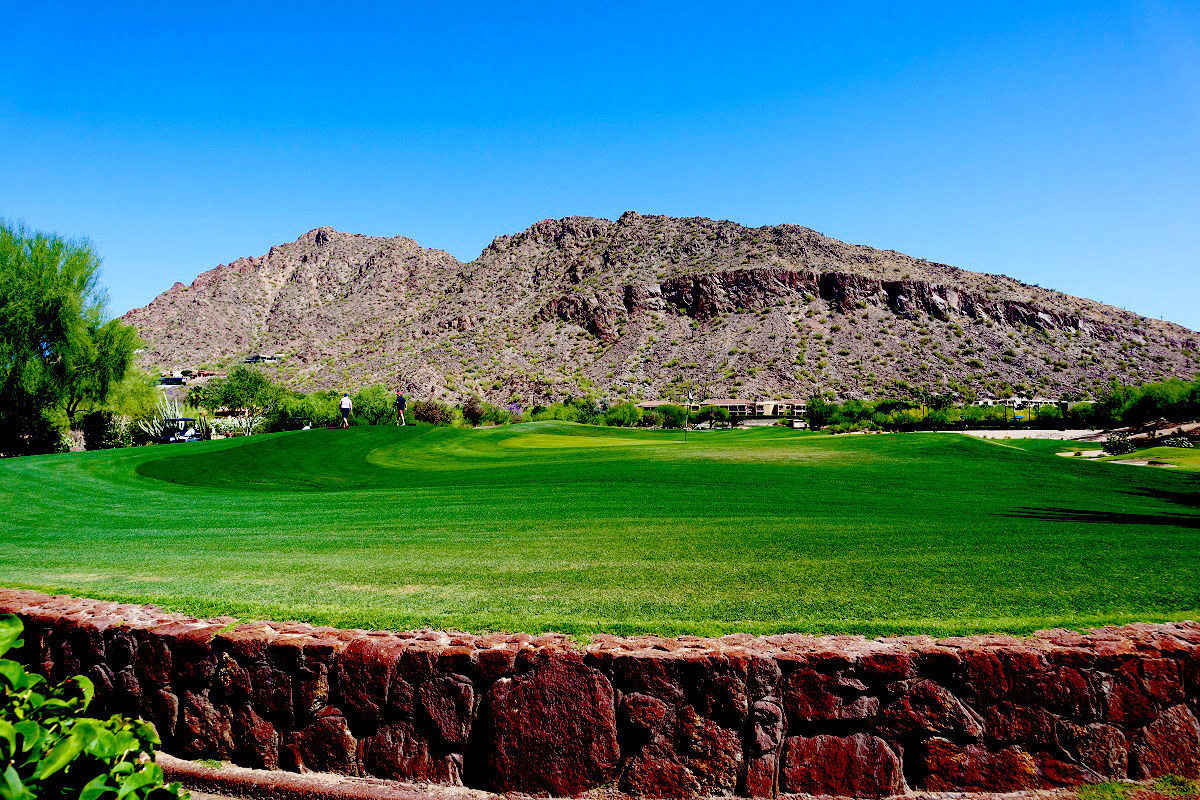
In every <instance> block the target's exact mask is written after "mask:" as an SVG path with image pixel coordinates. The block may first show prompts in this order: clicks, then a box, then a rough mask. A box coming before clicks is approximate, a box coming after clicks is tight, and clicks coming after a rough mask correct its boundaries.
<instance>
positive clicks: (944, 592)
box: [0, 422, 1200, 635]
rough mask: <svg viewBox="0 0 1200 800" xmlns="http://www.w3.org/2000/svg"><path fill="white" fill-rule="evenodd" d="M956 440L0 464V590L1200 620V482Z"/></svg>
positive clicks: (483, 439) (714, 619)
mask: <svg viewBox="0 0 1200 800" xmlns="http://www.w3.org/2000/svg"><path fill="white" fill-rule="evenodd" d="M1020 445H1021V443H1020V442H1002V441H993V440H987V441H984V440H979V439H973V438H970V437H967V436H961V435H956V434H889V435H875V436H854V435H849V436H828V435H821V434H810V433H803V432H798V431H791V430H787V429H782V428H766V429H758V430H751V431H736V430H735V431H711V432H707V431H706V432H694V433H691V434H689V437H688V441H687V442H686V443H684V442H683V441H681V434H680V433H679V432H661V431H627V430H621V429H614V428H593V427H585V426H579V425H573V424H568V423H556V422H546V423H533V424H527V425H516V426H509V427H502V428H491V429H480V430H459V429H452V428H431V427H424V426H409V427H404V428H398V427H394V426H392V427H383V426H381V427H356V428H351V429H350V430H346V431H343V430H333V429H330V430H313V431H298V432H294V433H284V434H274V435H266V436H255V437H252V438H238V439H230V440H224V441H217V442H208V443H197V444H179V445H170V446H155V447H142V448H135V449H129V450H114V451H105V452H93V453H78V454H66V455H56V456H41V457H34V458H22V459H10V460H7V461H4V462H0V502H3V504H4V507H5V508H6V509H8V511H7V513H6V515H5V516H6V517H7V524H6V525H5V526H4V527H3V529H0V537H3V548H2V549H0V585H4V586H9V587H20V588H33V589H40V590H43V591H51V592H65V593H71V594H77V595H85V596H90V597H99V598H106V599H116V600H126V601H135V602H153V603H157V604H159V605H161V606H163V607H165V608H167V609H171V610H178V611H184V612H187V613H191V614H196V615H215V614H231V615H233V616H237V617H240V618H243V619H261V618H271V619H281V620H283V619H303V620H308V621H313V622H318V623H328V624H336V625H340V626H344V627H366V628H399V629H406V628H413V627H421V626H425V625H430V626H434V627H439V628H455V629H466V630H472V631H479V630H505V631H528V632H540V631H545V630H557V631H564V632H568V633H574V634H580V635H584V634H589V633H595V632H601V631H607V632H615V633H635V632H653V633H661V634H672V635H673V634H688V633H691V634H702V635H713V634H722V633H730V632H737V631H746V632H751V633H771V632H780V631H814V632H815V631H824V632H854V633H867V634H894V633H910V632H928V633H935V634H948V633H967V632H976V631H1012V632H1023V631H1030V630H1034V629H1036V628H1040V627H1048V626H1056V625H1061V626H1069V627H1082V626H1091V625H1096V624H1103V623H1122V622H1129V621H1135V620H1146V621H1163V620H1176V619H1185V618H1197V617H1200V474H1197V473H1196V472H1189V471H1183V470H1170V469H1152V468H1146V467H1135V466H1128V465H1122V464H1104V463H1084V462H1082V461H1081V460H1077V459H1069V458H1060V457H1057V456H1055V455H1054V449H1050V448H1046V447H1043V446H1037V447H1034V448H1033V449H1032V450H1026V449H1023V448H1022V447H1021V446H1020Z"/></svg>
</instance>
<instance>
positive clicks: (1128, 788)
mask: <svg viewBox="0 0 1200 800" xmlns="http://www.w3.org/2000/svg"><path fill="white" fill-rule="evenodd" d="M1076 796H1078V798H1079V800H1140V798H1141V797H1143V796H1148V800H1158V798H1162V797H1176V798H1191V797H1200V783H1197V782H1196V781H1194V780H1192V779H1191V778H1184V777H1181V776H1179V775H1164V776H1162V777H1161V778H1155V779H1154V780H1153V781H1151V782H1150V783H1149V784H1137V783H1129V782H1125V781H1108V782H1106V783H1096V784H1091V785H1090V786H1080V787H1079V788H1078V789H1076Z"/></svg>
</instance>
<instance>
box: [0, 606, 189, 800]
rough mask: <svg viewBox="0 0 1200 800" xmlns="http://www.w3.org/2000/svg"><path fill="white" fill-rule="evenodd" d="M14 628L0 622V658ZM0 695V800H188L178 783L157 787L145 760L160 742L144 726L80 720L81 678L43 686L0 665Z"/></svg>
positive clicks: (84, 695)
mask: <svg viewBox="0 0 1200 800" xmlns="http://www.w3.org/2000/svg"><path fill="white" fill-rule="evenodd" d="M22 627H23V626H22V623H21V620H20V619H19V618H18V617H16V616H15V615H13V614H4V615H0V655H3V654H5V653H7V652H8V650H10V649H11V648H13V647H19V646H20V644H21V642H20V640H19V637H20V635H21V630H22ZM0 692H2V694H0V797H2V798H3V799H4V800H35V798H63V800H66V799H67V798H71V800H75V798H79V800H110V799H111V800H124V798H131V800H166V798H186V797H188V792H186V791H184V790H183V789H182V788H181V787H180V785H179V784H178V783H172V784H170V785H164V779H163V772H162V768H161V767H159V766H158V765H157V764H155V763H154V761H153V757H154V747H155V745H158V744H160V742H159V739H158V734H157V733H156V732H155V731H154V727H153V726H152V725H150V724H149V723H145V722H139V721H136V720H131V719H127V718H125V717H122V716H120V715H115V716H113V717H110V718H109V719H107V720H99V719H91V718H88V717H84V716H82V714H83V713H84V711H85V710H86V709H87V706H88V704H89V703H90V702H91V699H92V695H93V692H94V689H93V687H92V682H91V681H90V680H88V679H87V678H85V677H83V676H76V677H74V678H72V679H70V680H68V681H66V682H65V683H63V684H61V685H59V686H49V685H48V684H47V683H46V681H45V679H43V678H42V677H41V676H40V675H34V674H32V673H29V672H26V671H25V669H24V668H23V667H22V666H21V665H20V664H19V663H18V662H16V661H11V660H9V659H0ZM143 756H145V757H148V758H149V759H150V760H143Z"/></svg>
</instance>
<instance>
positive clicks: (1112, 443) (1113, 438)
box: [1104, 433, 1136, 456]
mask: <svg viewBox="0 0 1200 800" xmlns="http://www.w3.org/2000/svg"><path fill="white" fill-rule="evenodd" d="M1135 449H1136V448H1135V447H1134V445H1133V442H1131V441H1129V437H1128V436H1126V435H1125V434H1123V433H1113V434H1109V437H1108V441H1106V442H1105V443H1104V452H1106V453H1108V454H1109V455H1110V456H1123V455H1128V454H1129V453H1132V452H1133V451H1134V450H1135Z"/></svg>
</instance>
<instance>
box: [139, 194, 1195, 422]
mask: <svg viewBox="0 0 1200 800" xmlns="http://www.w3.org/2000/svg"><path fill="white" fill-rule="evenodd" d="M126 319H127V321H129V322H132V323H133V324H134V325H135V326H136V327H137V328H138V330H139V331H140V332H141V335H142V337H143V338H144V339H145V340H146V342H147V344H148V347H147V350H146V352H145V354H144V359H145V363H146V364H147V365H148V366H151V367H153V368H156V369H157V368H171V369H180V368H195V367H199V366H211V367H220V366H225V365H229V364H231V363H234V362H237V361H240V360H241V359H242V358H244V357H245V356H247V355H248V354H256V353H268V354H275V353H279V354H281V355H283V356H285V360H284V362H283V363H282V365H279V366H272V367H270V369H272V370H274V371H276V372H277V374H278V376H279V378H280V379H281V380H283V381H284V382H286V383H287V384H289V385H290V386H293V387H295V388H300V389H336V390H338V391H343V390H350V391H353V389H354V388H355V387H357V386H363V385H369V384H373V383H378V382H383V383H386V384H388V385H390V386H393V387H400V388H404V389H406V390H407V391H409V392H411V393H413V394H414V395H415V396H418V397H420V398H424V399H439V400H451V401H460V400H462V399H463V398H465V397H467V396H469V395H472V394H476V395H479V396H480V397H482V398H484V399H485V400H488V401H490V402H493V403H498V404H500V403H507V402H510V401H514V400H516V401H518V402H521V403H523V404H529V403H537V402H547V401H549V400H554V399H560V398H562V397H564V396H566V395H568V394H569V395H575V396H579V395H580V394H587V393H589V392H598V393H600V394H603V395H605V396H608V397H610V399H616V398H621V397H644V398H658V397H662V398H680V397H682V396H684V395H686V393H687V392H688V391H689V390H691V391H694V392H696V393H697V394H698V395H699V396H701V397H704V396H708V397H729V396H735V397H801V398H803V397H809V396H811V395H813V394H815V393H818V392H825V391H829V392H832V393H834V394H836V395H838V396H840V397H845V398H855V397H858V398H871V397H904V396H909V395H912V394H914V393H916V392H922V391H923V392H930V393H935V394H945V393H950V394H954V395H957V396H959V397H964V398H968V399H969V398H971V397H973V396H974V395H976V394H995V395H997V396H1003V395H1005V394H1009V393H1023V394H1042V395H1047V396H1054V397H1060V396H1061V397H1067V398H1082V397H1084V396H1087V395H1088V394H1089V393H1092V392H1095V391H1097V390H1099V389H1101V388H1103V387H1105V386H1107V385H1108V383H1109V381H1110V380H1111V379H1112V378H1114V377H1117V378H1120V379H1121V380H1122V381H1124V382H1127V383H1144V382H1148V381H1153V380H1161V379H1165V378H1169V377H1178V378H1183V379H1188V380H1190V379H1192V378H1194V377H1195V376H1196V374H1197V368H1198V367H1200V354H1198V353H1197V350H1198V349H1200V345H1198V342H1200V336H1198V335H1197V334H1196V332H1194V331H1191V330H1188V329H1186V328H1183V327H1181V326H1179V325H1174V324H1171V323H1167V322H1160V321H1158V320H1152V319H1147V318H1144V317H1139V316H1137V315H1136V314H1132V313H1129V312H1126V311H1123V310H1121V309H1119V308H1115V307H1113V306H1106V305H1103V304H1101V303H1097V302H1094V301H1091V300H1085V299H1082V298H1077V297H1070V296H1068V295H1064V294H1062V293H1060V292H1055V291H1052V290H1049V289H1042V288H1039V287H1036V286H1029V285H1026V284H1023V283H1021V282H1019V281H1016V280H1013V279H1011V278H1006V277H1003V276H997V275H984V274H980V273H976V272H970V271H967V270H962V269H958V268H955V267H951V266H947V265H944V264H936V263H932V262H928V261H923V260H920V259H917V258H912V257H910V256H906V255H904V254H902V253H897V252H895V251H890V250H876V249H873V248H870V247H864V246H861V245H851V244H846V243H843V242H839V241H837V240H835V239H831V238H829V237H826V236H823V235H821V234H819V233H817V232H815V231H812V230H809V229H807V228H802V227H799V226H795V225H777V226H769V227H763V228H747V227H744V226H742V225H738V224H736V223H733V222H721V221H714V220H709V219H701V218H687V219H680V218H673V217H663V216H643V215H640V214H636V213H633V212H629V213H626V214H624V215H623V216H622V217H621V218H620V219H619V220H616V221H612V220H606V219H593V218H585V217H568V218H566V219H561V220H547V221H544V222H539V223H537V224H535V225H533V226H532V227H530V228H529V229H528V230H526V231H524V232H522V233H519V234H516V235H513V236H501V237H499V238H498V239H496V240H495V241H494V242H493V243H492V244H491V245H489V246H488V247H487V248H486V249H485V250H484V252H483V253H482V254H481V255H480V256H479V257H478V258H477V259H475V260H474V261H472V262H470V263H469V264H463V263H460V262H459V261H457V260H456V259H455V258H454V257H452V256H451V255H449V254H448V253H445V252H442V251H440V250H430V249H426V248H422V247H420V246H419V245H418V244H417V243H416V242H414V241H412V240H411V239H406V238H403V237H395V238H376V237H368V236H360V235H356V234H354V235H352V234H346V233H339V232H337V231H334V230H332V229H330V228H318V229H316V230H313V231H310V232H309V233H307V234H305V235H303V236H301V237H300V238H299V239H297V240H296V241H294V242H290V243H287V244H282V245H279V246H276V247H273V248H271V250H270V252H269V253H267V254H266V255H263V256H259V257H253V258H242V259H238V260H237V261H234V262H233V263H231V264H228V265H222V266H219V267H216V268H215V269H212V270H209V271H208V272H205V273H203V274H201V275H200V276H199V277H198V278H197V279H196V280H195V281H194V282H193V283H192V284H191V285H190V286H185V285H183V284H176V285H175V286H174V287H172V288H171V289H169V290H168V291H166V292H164V293H163V294H161V295H160V296H159V297H158V298H156V299H155V300H154V302H152V303H151V304H150V305H149V306H147V307H146V308H143V309H137V310H135V311H132V312H130V313H129V314H128V315H127V316H126Z"/></svg>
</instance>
